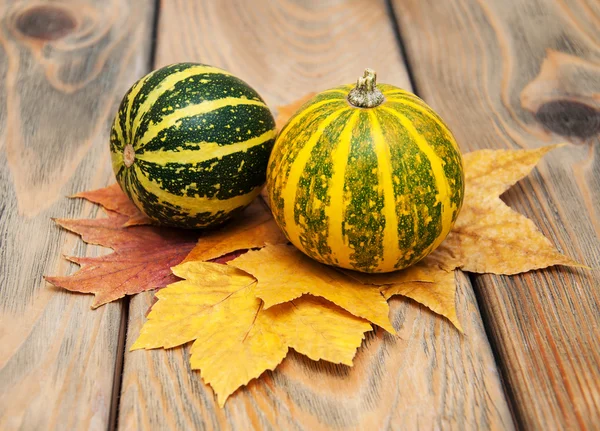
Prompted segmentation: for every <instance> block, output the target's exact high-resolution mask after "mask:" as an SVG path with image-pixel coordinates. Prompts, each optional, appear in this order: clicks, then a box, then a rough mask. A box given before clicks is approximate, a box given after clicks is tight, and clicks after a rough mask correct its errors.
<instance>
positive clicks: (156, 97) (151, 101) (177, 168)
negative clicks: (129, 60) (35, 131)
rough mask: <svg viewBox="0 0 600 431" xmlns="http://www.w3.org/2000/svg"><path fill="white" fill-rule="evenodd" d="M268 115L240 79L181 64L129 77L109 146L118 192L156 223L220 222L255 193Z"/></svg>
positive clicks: (269, 142) (269, 136)
mask: <svg viewBox="0 0 600 431" xmlns="http://www.w3.org/2000/svg"><path fill="white" fill-rule="evenodd" d="M275 134H276V132H275V122H274V120H273V116H272V115H271V112H270V111H269V108H268V107H267V106H266V105H265V103H264V102H263V100H262V99H261V98H260V96H259V95H258V94H257V93H256V91H254V90H253V89H252V88H250V87H249V86H248V85H247V84H246V83H245V82H243V81H241V80H240V79H238V78H236V77H235V76H233V75H231V74H230V73H228V72H226V71H224V70H222V69H218V68H216V67H211V66H206V65H201V64H193V63H180V64H174V65H171V66H166V67H164V68H162V69H158V70H156V71H154V72H152V73H150V74H148V75H146V76H145V77H143V78H142V79H140V80H139V81H138V82H136V83H135V84H134V85H133V87H131V89H130V90H129V92H128V93H127V94H126V95H125V97H124V98H123V101H122V102H121V105H120V107H119V110H118V112H117V115H116V117H115V120H114V123H113V126H112V131H111V136H110V151H111V156H112V165H113V169H114V172H115V174H116V177H117V181H118V183H119V184H120V186H121V188H122V189H123V191H124V192H125V193H126V194H127V195H128V196H129V198H130V199H131V200H132V201H133V203H134V204H135V205H136V206H137V207H138V208H139V209H140V210H141V211H142V212H143V213H145V214H146V215H147V216H148V217H150V218H151V219H153V220H155V221H156V222H158V223H160V224H163V225H170V226H177V227H185V228H204V227H210V226H215V225H218V224H221V223H223V222H224V221H225V220H227V219H228V218H230V217H231V216H233V215H234V214H235V213H236V212H239V211H241V210H242V209H243V208H244V207H246V206H247V205H248V204H249V203H250V202H251V201H252V200H253V199H254V198H255V197H256V196H257V195H258V193H259V192H260V189H261V187H262V185H263V184H264V182H265V179H266V169H267V162H268V160H269V154H270V152H271V149H272V147H273V143H274V142H275Z"/></svg>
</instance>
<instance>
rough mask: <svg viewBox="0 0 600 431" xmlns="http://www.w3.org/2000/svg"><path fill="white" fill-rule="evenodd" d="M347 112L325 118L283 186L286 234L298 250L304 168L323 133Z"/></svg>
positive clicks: (293, 165) (291, 169) (336, 112)
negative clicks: (296, 212)
mask: <svg viewBox="0 0 600 431" xmlns="http://www.w3.org/2000/svg"><path fill="white" fill-rule="evenodd" d="M344 112H346V110H340V111H335V112H333V113H332V114H331V115H330V116H329V117H327V118H325V119H324V120H323V121H322V122H321V124H319V127H318V128H317V130H316V131H315V132H314V133H313V134H312V135H311V137H310V139H309V140H308V141H306V142H305V143H304V145H303V147H302V149H301V150H300V151H299V152H298V155H297V156H296V158H295V159H294V161H293V162H292V165H291V167H290V171H289V175H288V176H287V182H286V184H285V185H284V186H283V190H282V197H283V201H284V202H285V205H284V208H283V218H284V220H285V225H286V233H287V234H288V237H289V239H290V241H291V242H292V243H293V244H294V245H295V246H296V247H298V248H300V249H303V247H302V244H301V242H300V234H301V228H302V226H301V224H302V223H299V224H298V225H297V224H296V222H295V220H294V210H295V208H296V190H297V187H298V183H299V181H300V177H301V176H302V173H303V172H304V168H305V167H306V164H307V163H308V160H309V159H310V156H311V153H312V150H313V148H314V147H315V145H316V144H317V142H318V141H319V139H320V138H321V136H322V135H323V131H324V130H325V129H326V128H327V127H328V126H329V125H330V124H331V123H332V122H333V121H335V120H336V119H337V118H339V117H340V116H341V115H342V114H343V113H344Z"/></svg>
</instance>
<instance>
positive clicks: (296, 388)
mask: <svg viewBox="0 0 600 431" xmlns="http://www.w3.org/2000/svg"><path fill="white" fill-rule="evenodd" d="M357 29H360V31H357ZM183 35H185V36H183ZM156 59H157V63H158V64H157V66H161V65H164V64H167V63H172V62H176V61H201V62H206V63H209V64H214V65H216V66H220V67H224V68H226V69H228V70H230V71H232V72H234V73H236V74H238V76H240V77H241V78H243V79H245V80H246V81H248V82H249V83H250V84H251V85H253V86H255V88H256V89H257V90H258V91H259V92H260V93H261V94H262V95H263V96H264V97H265V99H266V100H267V102H268V103H269V104H270V105H271V106H275V105H277V104H283V103H289V102H291V101H293V100H294V99H296V98H298V97H300V96H302V95H304V94H305V93H307V92H308V91H312V90H322V89H326V88H328V87H332V86H335V85H338V84H340V83H345V82H353V81H355V80H356V77H357V76H358V75H360V74H361V73H362V71H363V69H364V68H365V67H366V66H370V67H373V68H375V69H376V70H377V71H378V72H379V76H380V77H382V80H384V81H388V82H393V83H397V84H404V85H407V83H408V79H407V76H406V72H405V68H404V65H403V62H402V59H401V58H400V57H399V56H398V54H397V47H396V41H395V38H394V34H393V31H392V27H391V26H390V21H389V17H388V16H387V14H386V10H385V4H384V3H383V2H373V1H370V0H360V1H354V2H347V1H328V2H308V1H306V2H294V3H292V2H286V1H274V0H272V1H266V0H265V1H253V2H246V1H243V0H238V1H224V2H219V3H218V4H217V2H212V1H208V0H206V1H202V2H187V1H184V0H182V1H169V2H163V4H162V8H161V15H160V23H159V33H158V51H157V57H156ZM151 298H152V294H151V293H148V294H142V295H137V296H136V297H135V298H133V299H132V301H131V307H130V320H129V327H128V341H127V348H129V346H131V344H132V343H133V341H134V340H135V339H136V338H137V336H138V335H139V331H140V328H141V326H142V324H143V322H144V321H145V313H146V311H147V309H148V307H149V305H150V303H151ZM457 305H458V310H459V317H460V318H461V319H462V322H463V325H464V327H465V335H464V336H461V335H460V334H459V333H458V332H457V331H456V330H455V329H454V328H453V327H452V326H451V325H450V324H449V323H448V322H446V321H444V320H442V319H441V318H439V317H436V316H434V315H433V314H432V313H431V312H429V311H428V310H426V309H425V308H423V307H421V306H418V305H416V304H414V303H412V302H409V301H407V300H402V299H397V300H394V301H393V319H394V322H395V325H396V327H397V328H398V335H397V336H395V337H394V336H390V335H386V334H384V333H383V331H378V332H377V333H376V334H374V335H370V336H369V338H368V341H367V342H366V345H365V346H364V347H363V348H362V349H361V350H360V352H359V354H358V356H357V358H356V362H355V366H354V368H348V367H343V366H335V365H331V364H327V363H324V362H319V363H314V362H311V361H309V360H306V359H305V358H304V357H302V356H301V355H297V354H290V357H288V358H287V359H286V360H285V361H284V362H283V364H282V365H281V366H280V367H279V368H278V369H277V370H276V371H275V372H269V373H267V374H266V376H265V377H264V378H261V379H260V380H259V381H254V382H251V384H250V385H249V386H248V387H247V388H244V389H242V390H240V391H239V392H238V393H237V394H235V395H234V396H233V397H232V398H230V400H229V401H228V403H227V405H226V407H225V408H224V409H220V408H219V407H218V406H217V404H216V402H215V398H214V395H213V393H212V390H211V389H210V388H209V387H207V386H205V385H204V384H203V383H202V382H201V380H200V377H199V375H198V373H197V372H191V370H190V369H189V352H188V348H187V347H184V348H178V349H173V350H170V351H167V352H165V351H163V350H155V351H148V352H145V351H135V352H129V351H128V350H127V352H126V356H125V367H124V374H123V386H122V393H121V405H120V416H119V427H120V428H122V429H134V428H141V427H149V426H152V427H154V428H159V429H163V428H164V429H193V428H197V429H310V430H314V429H332V428H343V429H387V428H394V429H416V428H418V427H421V428H424V429H432V428H438V429H441V428H443V429H447V428H455V429H489V428H492V429H511V428H512V427H513V424H512V418H511V416H510V413H509V410H508V406H507V403H506V400H505V398H504V394H503V392H502V387H501V384H500V381H499V378H498V375H497V371H496V366H495V364H494V360H493V357H492V353H491V351H490V347H489V344H488V342H487V338H486V335H485V332H484V330H483V326H482V323H481V318H480V316H479V312H478V310H477V306H476V302H475V297H474V295H473V291H472V289H471V287H470V286H469V285H468V283H467V282H466V279H464V278H461V285H460V289H459V295H458V303H457ZM224 366H227V364H224Z"/></svg>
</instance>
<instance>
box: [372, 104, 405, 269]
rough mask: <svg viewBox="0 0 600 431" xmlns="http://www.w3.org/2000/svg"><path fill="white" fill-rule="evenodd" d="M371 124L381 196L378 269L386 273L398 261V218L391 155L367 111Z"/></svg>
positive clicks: (381, 133) (377, 123)
mask: <svg viewBox="0 0 600 431" xmlns="http://www.w3.org/2000/svg"><path fill="white" fill-rule="evenodd" d="M368 114H369V121H370V123H371V136H372V137H373V149H374V150H375V155H376V156H377V179H378V183H379V191H380V192H381V193H382V194H383V210H382V212H383V214H382V215H383V217H384V220H385V227H384V229H383V256H382V260H381V262H379V263H378V265H377V266H378V267H379V268H381V269H384V270H387V271H390V270H393V268H394V266H395V264H396V262H397V261H398V216H397V214H396V198H395V195H394V183H393V179H392V178H393V176H394V172H393V168H392V155H391V154H390V149H389V146H388V144H387V143H386V141H385V138H384V136H383V132H382V130H381V125H380V124H379V120H378V119H377V116H376V115H375V112H373V111H368Z"/></svg>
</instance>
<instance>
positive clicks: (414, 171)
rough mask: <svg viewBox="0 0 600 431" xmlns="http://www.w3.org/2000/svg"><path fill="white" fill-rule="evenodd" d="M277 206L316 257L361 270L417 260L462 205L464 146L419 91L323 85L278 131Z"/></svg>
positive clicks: (280, 218) (272, 177)
mask: <svg viewBox="0 0 600 431" xmlns="http://www.w3.org/2000/svg"><path fill="white" fill-rule="evenodd" d="M267 188H268V192H269V200H270V204H271V209H272V211H273V215H274V217H275V220H276V221H277V223H278V225H279V226H280V227H281V228H282V230H283V231H284V232H285V234H286V236H287V237H288V239H289V240H290V241H291V242H292V243H293V244H294V245H295V246H296V247H297V248H299V249H300V250H301V251H303V252H304V253H305V254H307V255H308V256H310V257H312V258H313V259H315V260H317V261H320V262H322V263H325V264H328V265H334V266H338V267H342V268H348V269H353V270H358V271H362V272H390V271H394V270H398V269H402V268H405V267H407V266H409V265H412V264H414V263H416V262H418V261H419V260H420V259H422V258H424V257H425V256H426V255H427V254H429V253H430V252H431V251H433V250H434V249H435V248H436V247H437V246H439V244H440V243H441V242H442V241H443V240H444V238H445V237H446V236H447V235H448V233H449V232H450V229H451V228H452V225H453V224H454V221H455V220H456V217H457V216H458V212H459V210H460V208H461V206H462V201H463V195H464V175H463V165H462V157H461V153H460V151H459V149H458V146H457V144H456V141H455V139H454V137H453V136H452V133H451V132H450V130H449V129H448V127H447V126H446V124H444V122H443V121H442V119H441V118H440V117H439V116H438V115H437V114H436V113H435V112H434V111H433V110H432V109H431V108H430V107H429V106H428V105H427V104H425V102H423V101H422V100H421V99H420V98H418V97H417V96H415V95H414V94H412V93H409V92H406V91H404V90H401V89H399V88H397V87H394V86H392V85H386V84H380V85H377V84H376V82H375V73H374V72H373V71H371V70H369V69H367V70H366V72H365V75H364V76H363V77H362V78H359V80H358V83H357V85H356V86H353V85H344V86H341V87H337V88H334V89H331V90H328V91H324V92H322V93H320V94H318V95H316V96H315V97H314V98H312V99H311V100H309V101H308V102H307V103H306V104H304V105H303V106H302V107H301V108H300V109H299V110H298V112H297V113H296V114H295V115H294V116H293V117H292V118H290V120H289V121H288V122H287V124H286V125H285V126H284V127H283V128H282V130H281V132H280V133H279V135H278V137H277V140H276V142H275V146H274V148H273V152H272V154H271V158H270V160H269V167H268V171H267Z"/></svg>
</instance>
